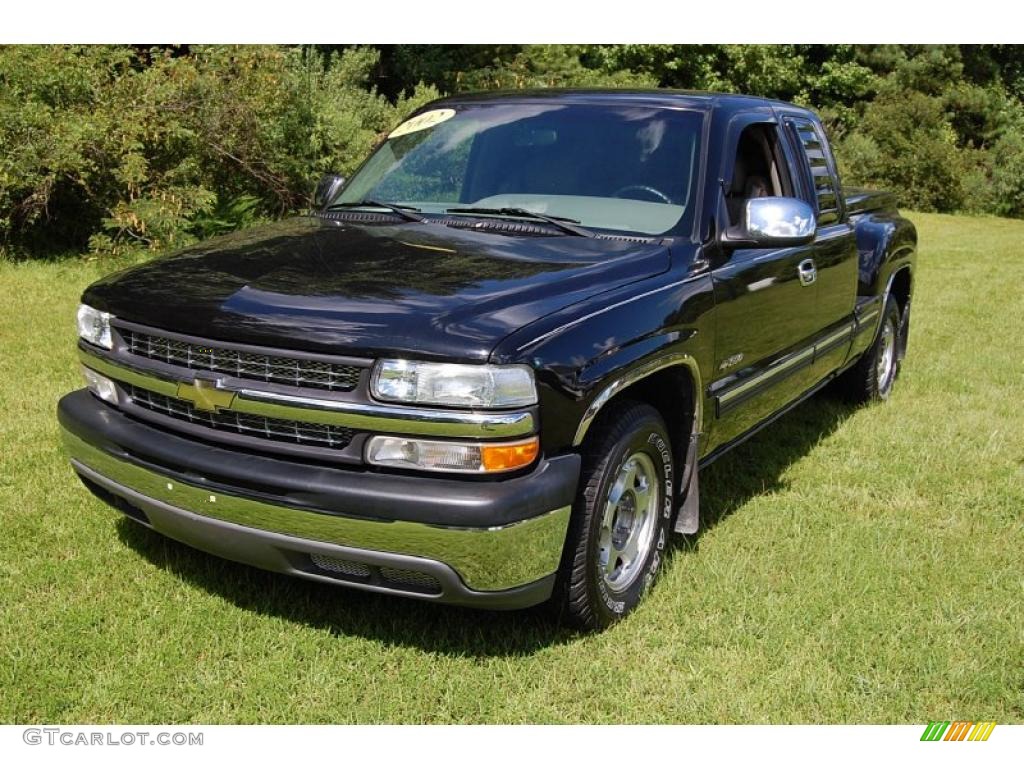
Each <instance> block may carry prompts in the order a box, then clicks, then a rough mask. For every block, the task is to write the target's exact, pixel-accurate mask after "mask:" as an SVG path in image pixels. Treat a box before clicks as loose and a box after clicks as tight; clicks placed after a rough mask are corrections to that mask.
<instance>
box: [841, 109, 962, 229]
mask: <svg viewBox="0 0 1024 768" xmlns="http://www.w3.org/2000/svg"><path fill="white" fill-rule="evenodd" d="M840 152H841V153H842V156H843V158H844V160H843V167H844V169H845V174H844V180H845V181H846V182H848V183H856V184H864V185H867V186H878V187H884V188H887V189H890V190H892V191H893V192H895V193H896V195H897V197H898V198H899V202H900V204H901V205H904V206H908V207H911V208H915V209H917V210H921V211H955V210H958V209H960V208H961V207H962V205H963V203H964V188H963V176H964V173H965V171H966V169H967V168H966V164H965V161H964V158H963V157H962V155H961V152H960V151H959V150H958V148H957V145H956V133H955V132H954V130H953V128H952V126H951V125H950V123H949V120H948V119H947V116H946V114H945V112H944V110H943V106H942V101H941V100H940V99H938V98H936V97H933V96H927V95H925V94H923V93H920V92H916V91H910V92H899V93H886V94H883V95H881V96H879V97H878V98H877V99H876V100H875V101H873V102H872V103H871V104H870V105H868V107H867V109H866V110H865V113H864V119H863V120H862V122H861V125H860V126H859V127H858V128H857V129H856V130H855V131H853V132H852V133H851V134H850V135H848V136H847V137H845V138H844V140H843V141H842V143H841V148H840Z"/></svg>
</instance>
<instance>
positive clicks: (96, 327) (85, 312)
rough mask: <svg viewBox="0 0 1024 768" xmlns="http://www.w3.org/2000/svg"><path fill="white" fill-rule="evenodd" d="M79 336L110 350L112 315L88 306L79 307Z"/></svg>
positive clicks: (80, 305) (112, 344) (81, 305)
mask: <svg viewBox="0 0 1024 768" xmlns="http://www.w3.org/2000/svg"><path fill="white" fill-rule="evenodd" d="M78 335H79V336H81V337H82V338H83V339H85V340H86V341H88V342H89V343H90V344H95V345H96V346H97V347H103V348H104V349H110V348H111V347H113V346H114V342H113V341H112V340H111V338H110V314H109V313H107V312H100V311H99V310H98V309H93V308H92V307H90V306H89V305H88V304H79V305H78Z"/></svg>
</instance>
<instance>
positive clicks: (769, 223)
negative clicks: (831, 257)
mask: <svg viewBox="0 0 1024 768" xmlns="http://www.w3.org/2000/svg"><path fill="white" fill-rule="evenodd" d="M816 226H817V223H816V221H815V217H814V209H813V208H811V206H809V205H808V204H807V203H805V202H804V201H803V200H798V199H796V198H795V197H755V198H753V199H751V200H747V202H746V204H745V205H744V208H743V224H742V225H740V226H738V227H732V228H730V229H729V230H727V231H726V232H725V233H724V237H723V242H724V243H725V244H726V245H730V246H732V247H734V248H785V247H787V246H794V245H806V244H807V243H809V242H811V241H812V240H814V234H815V229H816Z"/></svg>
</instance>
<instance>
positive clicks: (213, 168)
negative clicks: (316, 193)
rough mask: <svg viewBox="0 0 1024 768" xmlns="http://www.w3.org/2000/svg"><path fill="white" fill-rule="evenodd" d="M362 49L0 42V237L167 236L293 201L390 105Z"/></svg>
mask: <svg viewBox="0 0 1024 768" xmlns="http://www.w3.org/2000/svg"><path fill="white" fill-rule="evenodd" d="M377 59H378V54H377V52H376V51H374V50H371V49H366V48H356V49H349V50H345V51H341V52H335V53H332V54H329V55H325V54H321V53H318V52H316V51H313V50H309V49H303V48H282V47H264V46H242V47H223V46H217V47H196V48H192V49H191V50H189V51H187V52H185V51H178V50H166V49H164V50H160V49H153V50H142V51H140V50H135V49H130V48H124V47H62V46H49V47H15V46H12V47H6V48H3V49H0V238H2V239H3V240H5V241H7V243H8V244H9V245H10V246H13V247H14V248H15V249H18V248H20V249H24V250H26V251H30V252H39V251H43V250H46V249H47V248H48V247H51V246H54V247H60V248H67V247H75V246H78V247H81V246H82V245H85V244H86V242H87V243H88V245H89V247H90V249H91V250H93V251H95V252H99V253H119V252H125V251H130V250H134V249H138V248H144V249H149V250H158V249H164V248H169V247H176V246H180V245H184V244H187V243H189V242H191V241H193V240H194V239H195V238H196V237H203V236H206V235H208V234H211V233H214V232H219V231H225V230H226V229H230V228H234V227H236V226H241V225H244V224H246V223H249V222H251V221H253V220H256V219H257V218H259V217H261V216H278V215H281V214H284V213H287V212H289V211H293V210H296V209H298V208H300V207H302V206H303V205H304V204H305V203H306V201H307V197H308V194H309V190H310V189H311V188H312V185H313V183H314V181H315V179H316V178H317V177H318V175H319V174H320V173H322V172H323V171H325V170H329V169H330V170H341V171H342V172H350V171H351V170H353V169H354V168H355V166H356V165H357V164H358V163H359V162H360V161H361V159H362V158H363V157H364V156H365V155H366V154H367V153H368V152H369V150H370V149H371V148H372V146H373V145H374V143H375V142H376V141H377V140H378V139H379V138H380V137H381V136H383V135H384V134H385V133H386V132H387V131H388V130H390V128H392V127H394V125H395V124H397V123H398V122H399V121H400V120H401V118H402V115H403V113H404V112H405V111H406V110H408V109H410V108H412V107H414V106H415V105H417V104H419V103H422V102H423V101H425V100H427V99H429V98H433V97H436V96H437V92H436V91H435V90H434V89H431V88H423V89H420V90H418V91H416V92H415V94H414V95H413V96H411V97H410V98H409V99H402V100H400V101H399V103H398V104H393V103H391V102H389V101H388V100H387V99H385V98H384V97H382V96H380V95H378V94H377V92H376V91H375V89H374V88H373V87H372V82H371V74H372V72H373V70H374V68H375V66H376V64H377Z"/></svg>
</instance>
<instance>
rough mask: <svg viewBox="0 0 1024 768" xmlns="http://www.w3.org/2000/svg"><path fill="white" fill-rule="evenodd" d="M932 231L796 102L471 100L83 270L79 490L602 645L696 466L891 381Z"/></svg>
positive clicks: (676, 516) (690, 96) (66, 427)
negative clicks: (274, 202)
mask: <svg viewBox="0 0 1024 768" xmlns="http://www.w3.org/2000/svg"><path fill="white" fill-rule="evenodd" d="M916 243H917V236H916V232H915V230H914V227H913V225H912V224H911V223H910V222H908V221H907V220H906V219H904V218H902V217H901V216H900V214H899V213H898V212H897V210H896V208H895V204H894V200H893V198H892V197H891V196H889V195H887V194H880V193H874V192H867V191H861V190H849V189H843V188H842V187H841V186H840V180H839V177H838V175H837V172H836V165H835V161H834V159H833V156H832V153H831V151H830V149H829V144H828V141H827V139H826V136H825V133H824V131H823V130H822V125H821V122H820V121H819V120H818V118H817V117H816V116H815V115H814V114H813V113H811V112H809V111H807V110H806V109H801V108H799V107H796V106H793V105H791V104H786V103H781V102H775V101H767V100H764V99H758V98H752V97H747V96H734V95H718V94H703V93H683V92H671V91H649V92H640V91H628V92H626V91H621V92H619V91H612V92H608V91H602V92H596V91H539V92H515V93H499V94H481V95H467V96H458V97H453V98H449V99H444V100H441V101H437V102H434V103H432V104H429V105H427V106H426V107H424V108H423V109H421V110H420V111H419V112H417V113H416V114H414V115H413V116H412V117H411V118H410V119H409V120H407V121H406V122H404V123H402V124H401V125H400V126H398V128H396V129H395V130H394V131H393V132H392V133H391V134H390V135H389V136H388V138H387V140H386V141H384V142H383V143H382V144H381V146H380V147H379V148H378V149H377V150H376V151H375V152H374V153H373V154H372V155H371V157H370V158H369V159H367V160H366V161H365V163H364V164H363V165H362V166H361V167H360V168H359V170H358V171H357V172H356V173H355V174H354V175H353V176H352V177H351V178H350V179H349V180H347V181H345V180H343V179H341V178H340V177H335V176H328V177H326V178H325V179H324V180H323V181H322V182H321V184H320V186H319V187H318V188H317V195H316V198H315V205H314V207H313V209H312V210H310V211H309V212H308V213H307V214H306V215H302V216H297V217H294V218H291V219H288V220H285V221H281V222H278V223H275V224H270V225H268V226H265V227H260V228H256V229H252V230H248V231H244V232H240V233H236V234H234V235H229V236H225V237H221V238H218V239H215V240H210V241H208V242H204V243H201V244H199V245H197V246H195V247H191V248H188V249H187V250H184V251H182V252H179V253H176V254H172V255H169V256H166V257H164V258H160V259H157V260H155V261H152V262H150V263H148V264H145V265H143V266H139V267H135V268H133V269H129V270H127V271H124V272H121V273H119V274H115V275H112V276H109V277H107V278H105V279H103V280H100V281H99V282H97V283H95V284H94V285H92V286H90V287H89V288H88V289H87V290H86V291H85V293H84V295H83V297H82V302H83V304H82V306H81V307H80V309H79V313H78V327H79V334H80V337H81V340H80V342H79V348H78V353H79V359H80V361H81V364H82V370H83V374H84V376H85V380H86V383H87V385H88V387H87V389H83V390H80V391H78V392H74V393H71V394H69V395H67V396H66V397H64V398H63V399H62V400H61V401H60V404H59V407H58V416H59V420H60V424H61V426H62V434H63V439H64V442H65V445H66V448H67V451H68V453H69V455H70V458H71V462H72V464H73V466H74V469H75V471H76V472H77V474H78V475H79V477H80V478H81V479H82V481H83V482H84V483H85V485H86V486H87V487H88V488H89V489H90V490H91V491H92V492H94V493H95V494H96V495H97V496H99V497H100V498H101V499H104V500H105V501H107V502H109V503H110V504H112V505H113V506H114V507H116V508H117V509H119V510H120V511H121V512H123V513H124V514H126V515H128V516H129V517H131V518H133V519H134V520H137V521H138V522H140V523H142V524H143V525H146V526H149V527H151V528H152V529H154V530H156V531H159V532H161V533H163V534H166V535H167V536H170V537H172V538H175V539H178V540H180V541H182V542H185V543H187V544H189V545H192V546H194V547H197V548H199V549H201V550H205V551H207V552H211V553H214V554H217V555H221V556H223V557H226V558H230V559H232V560H237V561H241V562H244V563H249V564H252V565H256V566H259V567H261V568H266V569H270V570H274V571H280V572H284V573H288V574H293V575H297V576H302V577H305V578H308V579H314V580H317V581H321V582H330V583H334V584H343V585H346V586H351V587H358V588H360V589H366V590H372V591H376V592H384V593H392V594H402V595H410V596H415V597H418V598H422V599H425V600H435V601H442V602H450V603H458V604H464V605H477V606H482V607H490V608H518V607H524V606H527V605H532V604H536V603H540V602H543V601H547V600H549V599H551V600H552V604H553V605H556V606H558V607H559V608H560V610H561V612H562V615H563V616H564V617H566V618H567V619H568V620H570V621H572V622H574V623H576V624H578V625H582V626H584V627H588V628H599V627H603V626H605V625H607V624H609V623H610V622H612V621H615V620H616V619H618V618H620V617H621V616H623V615H625V614H626V613H628V612H629V611H630V610H631V609H632V608H633V607H634V606H635V605H636V604H637V603H638V602H639V600H640V599H641V597H642V595H643V594H644V592H645V591H646V590H647V589H648V587H649V586H650V584H651V582H652V581H653V579H654V577H655V575H656V573H657V571H658V566H659V563H660V560H661V558H662V552H663V550H664V548H665V545H666V540H667V538H668V536H669V535H670V534H671V533H672V532H673V531H676V532H680V533H694V532H695V531H696V530H697V527H698V506H699V497H698V470H699V469H700V468H701V467H704V466H706V465H707V464H709V463H710V462H712V461H713V460H714V459H715V458H716V457H718V456H720V455H721V454H722V453H723V452H724V451H726V450H728V449H729V448H730V447H732V446H734V445H736V444H737V443H739V442H740V441H742V440H743V439H744V438H746V437H748V436H750V435H751V434H752V433H753V432H755V431H756V430H758V429H760V428H761V427H763V426H765V425H766V424H768V423H770V422H771V421H772V420H773V419H775V418H776V417H778V416H779V415H780V414H782V413H784V412H785V411H786V410H788V409H790V408H793V407H794V406H796V405H798V404H799V403H800V402H801V401H802V400H804V399H805V398H807V397H809V396H810V395H812V394H813V393H815V392H816V391H817V390H819V389H820V388H821V387H822V386H824V385H825V384H827V383H829V382H831V381H833V380H836V379H838V380H839V381H838V382H837V386H841V387H844V388H845V390H846V391H847V392H848V393H849V394H850V395H852V396H853V397H855V398H858V399H861V400H865V401H867V400H872V399H885V398H886V397H887V396H888V395H889V392H890V390H891V387H892V385H893V381H894V380H895V378H896V375H897V373H898V371H899V367H900V361H901V359H902V358H903V355H904V353H905V350H906V345H907V333H908V328H909V322H910V305H911V295H912V292H913V276H914V264H915V253H916Z"/></svg>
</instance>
